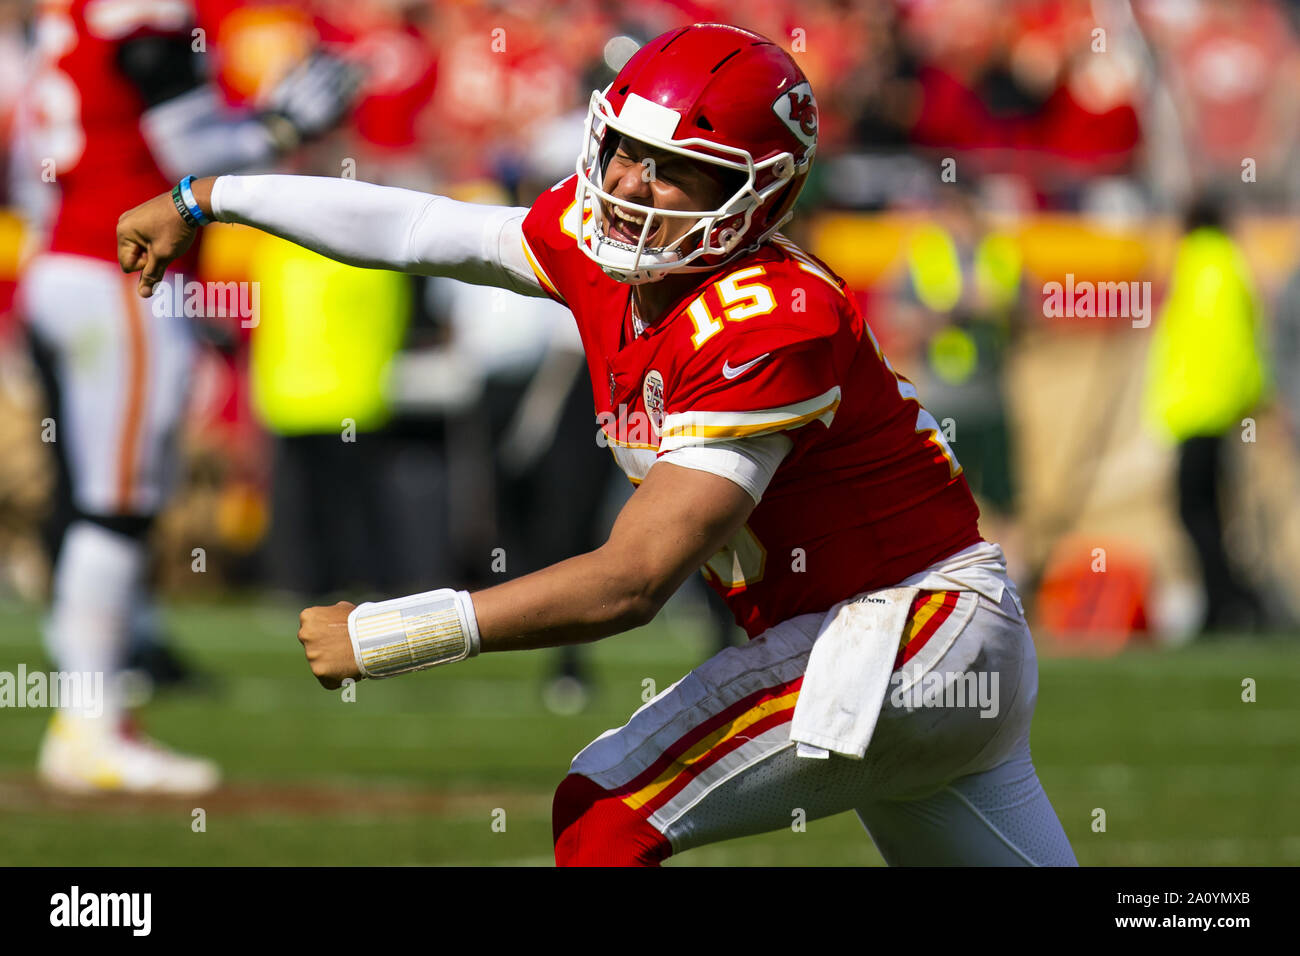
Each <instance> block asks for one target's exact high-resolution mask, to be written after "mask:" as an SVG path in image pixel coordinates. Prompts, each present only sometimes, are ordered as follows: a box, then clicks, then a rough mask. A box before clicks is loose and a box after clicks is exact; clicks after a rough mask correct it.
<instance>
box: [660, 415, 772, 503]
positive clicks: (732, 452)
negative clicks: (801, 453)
mask: <svg viewBox="0 0 1300 956" xmlns="http://www.w3.org/2000/svg"><path fill="white" fill-rule="evenodd" d="M793 447H794V442H792V441H791V440H790V438H789V436H787V435H785V434H784V433H782V432H774V433H773V434H771V435H759V436H757V437H754V438H733V439H732V440H730V441H719V442H710V443H709V444H707V445H687V446H686V447H685V448H675V449H673V450H672V451H670V452H665V453H664V454H662V455H660V456H659V461H666V462H668V463H669V464H670V465H680V466H681V467H683V468H694V469H695V470H696V471H707V472H709V473H710V474H714V475H719V476H721V477H723V478H728V479H730V480H731V481H734V482H735V483H736V484H738V485H740V487H742V488H744V489H745V490H746V491H747V492H749V496H750V497H751V498H753V499H754V504H758V502H759V501H760V500H762V498H763V492H764V491H766V490H767V486H768V484H769V483H770V482H771V480H772V476H773V475H775V474H776V469H777V467H778V466H779V465H780V464H781V461H782V460H783V459H784V458H785V456H786V455H788V454H790V449H792V448H793Z"/></svg>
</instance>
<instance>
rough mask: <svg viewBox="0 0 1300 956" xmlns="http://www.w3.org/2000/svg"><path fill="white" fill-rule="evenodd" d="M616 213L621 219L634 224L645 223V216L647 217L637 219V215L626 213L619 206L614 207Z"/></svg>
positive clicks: (640, 224)
mask: <svg viewBox="0 0 1300 956" xmlns="http://www.w3.org/2000/svg"><path fill="white" fill-rule="evenodd" d="M614 215H615V216H617V217H618V218H619V219H622V220H623V221H624V222H630V223H632V224H633V225H634V226H642V225H645V218H646V217H645V216H642V217H641V218H640V219H637V218H636V217H634V216H632V215H630V214H629V213H625V212H624V211H623V210H621V209H619V208H618V207H617V206H616V207H614Z"/></svg>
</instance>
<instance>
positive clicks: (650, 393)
mask: <svg viewBox="0 0 1300 956" xmlns="http://www.w3.org/2000/svg"><path fill="white" fill-rule="evenodd" d="M641 401H642V402H643V403H644V404H645V411H646V414H647V415H649V416H650V428H651V429H652V430H653V431H654V433H655V436H656V437H658V435H659V429H660V428H661V427H663V423H664V377H663V376H662V375H660V374H659V372H658V370H657V369H651V370H650V371H649V372H647V373H646V376H645V383H644V384H643V385H642V386H641Z"/></svg>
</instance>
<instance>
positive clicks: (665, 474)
mask: <svg viewBox="0 0 1300 956" xmlns="http://www.w3.org/2000/svg"><path fill="white" fill-rule="evenodd" d="M754 505H755V498H754V497H752V496H751V494H750V492H748V491H746V490H745V489H744V488H742V487H741V485H739V484H737V483H736V482H734V481H731V480H729V479H727V478H723V477H720V476H719V475H716V474H713V473H710V472H706V471H698V470H695V469H694V468H690V467H680V466H677V465H673V464H670V463H668V462H664V461H661V462H659V463H657V464H656V465H655V466H654V467H652V468H651V469H650V471H649V473H648V474H647V475H646V479H645V481H644V482H642V484H641V486H640V487H639V488H638V489H637V490H636V493H635V494H633V495H632V497H631V498H630V499H629V500H628V502H627V504H626V505H624V507H623V510H622V511H621V512H620V513H619V516H618V520H617V521H616V522H615V523H614V528H613V530H612V531H611V532H610V536H609V540H608V541H606V542H605V544H604V545H602V546H601V547H600V548H598V549H596V550H595V551H591V552H589V553H587V554H582V555H579V556H578V557H575V558H570V559H568V560H567V561H561V562H560V563H558V564H553V565H551V566H550V567H548V568H544V569H543V570H541V571H537V572H535V573H533V574H528V575H525V576H523V577H520V578H516V579H515V580H513V581H507V582H506V583H504V584H499V585H497V586H496V587H492V588H488V589H487V590H484V591H479V592H477V593H476V594H474V595H473V596H472V600H473V610H472V613H473V615H474V616H475V617H476V618H477V631H478V639H479V644H480V646H479V651H480V652H488V651H513V650H527V649H530V648H538V647H556V646H559V645H562V644H580V643H588V642H591V641H596V640H599V639H601V638H603V637H608V636H610V635H612V634H618V633H620V632H622V631H626V630H630V629H631V628H634V627H639V626H640V625H642V624H647V623H649V622H650V620H651V619H652V618H654V616H655V615H656V614H657V613H658V612H659V609H660V608H661V607H663V605H664V603H665V602H666V601H667V600H668V598H669V597H671V596H672V594H673V593H674V592H675V591H676V590H677V588H678V587H680V586H681V584H682V582H683V581H684V580H686V578H687V576H688V575H689V574H691V572H693V571H695V570H697V569H698V568H699V567H700V566H701V565H702V564H704V562H705V561H707V560H708V559H709V558H710V557H711V556H712V555H714V554H716V553H717V552H718V551H719V550H721V549H722V548H723V547H724V546H725V545H726V543H727V542H728V541H729V540H731V537H732V536H733V535H734V534H735V533H736V531H737V530H739V529H740V527H741V526H742V525H743V524H744V523H745V521H746V520H747V519H748V518H749V515H750V512H752V511H753V510H754ZM352 608H353V605H351V604H348V603H346V602H341V603H339V604H336V605H334V606H333V607H314V608H308V609H307V610H305V611H303V612H302V615H301V618H300V624H301V626H300V628H299V631H298V639H299V641H301V642H302V644H303V648H304V650H305V651H306V654H307V660H308V662H309V663H310V664H311V669H312V673H314V674H315V675H316V678H317V680H319V681H320V682H321V684H323V685H324V686H326V687H331V688H333V687H338V686H339V685H340V684H341V682H342V681H343V680H344V679H345V678H349V677H350V678H356V677H359V676H360V673H359V671H358V668H357V664H356V660H355V657H354V651H353V647H352V641H351V637H350V635H349V633H348V615H349V613H350V612H351V611H352Z"/></svg>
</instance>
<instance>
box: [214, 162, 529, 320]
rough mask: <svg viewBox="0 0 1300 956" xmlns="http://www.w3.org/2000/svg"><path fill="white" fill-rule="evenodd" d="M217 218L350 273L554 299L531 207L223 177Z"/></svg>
mask: <svg viewBox="0 0 1300 956" xmlns="http://www.w3.org/2000/svg"><path fill="white" fill-rule="evenodd" d="M212 211H213V213H214V215H215V216H216V218H217V220H218V221H220V222H238V223H243V224H244V225H247V226H254V227H256V228H258V229H261V230H263V231H264V232H269V233H271V234H273V235H276V236H279V237H281V238H282V239H288V240H289V241H290V242H295V243H297V244H298V245H300V246H305V247H306V248H308V249H311V250H312V251H314V252H319V253H320V254H321V255H323V256H328V257H329V258H331V259H336V260H338V261H339V262H344V263H347V264H348V265H354V266H362V267H365V268H368V269H393V270H395V271H398V272H413V273H417V274H420V275H430V276H448V277H449V278H452V279H460V280H461V281H462V282H470V283H473V284H475V285H489V286H498V287H500V288H503V289H509V290H510V291H512V292H518V293H520V294H522V295H533V296H543V295H545V294H546V292H545V291H544V290H543V289H542V287H541V285H540V283H538V281H537V277H536V275H535V274H534V273H533V270H532V268H531V267H530V266H529V265H528V259H527V257H526V256H525V255H524V251H523V243H522V240H523V222H524V216H526V215H527V214H528V210H527V209H523V208H511V207H508V206H486V205H480V204H478V203H467V202H457V201H456V200H454V199H448V198H447V197H446V196H435V195H432V194H430V193H421V192H416V191H414V190H410V189H397V188H394V187H391V186H377V185H375V184H374V183H364V182H359V181H357V180H354V179H336V178H334V177H332V176H221V177H219V178H218V179H217V181H216V183H215V184H214V185H213V187H212Z"/></svg>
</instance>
